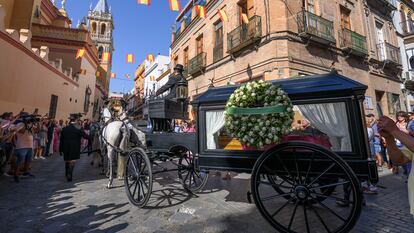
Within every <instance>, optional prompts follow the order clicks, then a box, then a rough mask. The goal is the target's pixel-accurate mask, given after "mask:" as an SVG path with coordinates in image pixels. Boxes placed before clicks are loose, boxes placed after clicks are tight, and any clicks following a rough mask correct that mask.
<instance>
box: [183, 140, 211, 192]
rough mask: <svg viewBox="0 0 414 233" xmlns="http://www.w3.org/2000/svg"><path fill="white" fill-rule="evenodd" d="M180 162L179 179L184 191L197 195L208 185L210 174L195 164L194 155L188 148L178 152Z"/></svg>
mask: <svg viewBox="0 0 414 233" xmlns="http://www.w3.org/2000/svg"><path fill="white" fill-rule="evenodd" d="M178 153H179V154H180V160H179V161H178V178H179V179H180V180H181V183H182V184H183V187H184V189H186V190H187V191H189V192H191V193H197V192H199V191H200V190H201V189H203V188H204V186H205V185H206V184H207V180H208V173H207V172H206V171H204V170H200V169H199V168H198V166H197V164H196V163H195V159H194V154H193V153H192V152H191V151H190V150H189V149H187V148H180V149H179V150H178Z"/></svg>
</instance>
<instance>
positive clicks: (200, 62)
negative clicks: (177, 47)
mask: <svg viewBox="0 0 414 233" xmlns="http://www.w3.org/2000/svg"><path fill="white" fill-rule="evenodd" d="M204 68H206V53H199V54H197V56H195V57H193V58H192V59H190V62H189V63H188V74H190V75H193V74H196V73H198V72H200V71H203V70H204Z"/></svg>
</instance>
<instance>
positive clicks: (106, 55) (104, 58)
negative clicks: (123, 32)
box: [102, 52, 111, 62]
mask: <svg viewBox="0 0 414 233" xmlns="http://www.w3.org/2000/svg"><path fill="white" fill-rule="evenodd" d="M110 59H111V54H110V53H108V52H105V53H103V54H102V61H103V62H109V60H110Z"/></svg>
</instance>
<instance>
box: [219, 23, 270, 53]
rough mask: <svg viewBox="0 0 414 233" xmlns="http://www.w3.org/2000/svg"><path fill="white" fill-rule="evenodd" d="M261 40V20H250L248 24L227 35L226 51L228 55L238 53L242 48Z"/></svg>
mask: <svg viewBox="0 0 414 233" xmlns="http://www.w3.org/2000/svg"><path fill="white" fill-rule="evenodd" d="M261 38H262V19H261V17H260V16H257V15H255V16H253V17H251V18H250V20H249V23H248V24H242V25H240V26H239V27H237V28H236V29H234V30H233V31H231V32H229V33H227V50H228V52H229V53H234V52H237V51H240V50H241V49H243V48H244V47H246V46H248V45H251V44H254V43H256V42H259V41H260V40H261Z"/></svg>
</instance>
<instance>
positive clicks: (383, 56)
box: [377, 42, 401, 64]
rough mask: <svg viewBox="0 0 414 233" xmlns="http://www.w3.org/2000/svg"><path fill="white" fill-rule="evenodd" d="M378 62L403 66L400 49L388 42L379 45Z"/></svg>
mask: <svg viewBox="0 0 414 233" xmlns="http://www.w3.org/2000/svg"><path fill="white" fill-rule="evenodd" d="M377 52H378V60H380V61H383V62H392V63H396V64H401V61H400V49H399V48H398V47H395V46H393V45H391V44H389V43H387V42H384V43H380V44H377Z"/></svg>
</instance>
